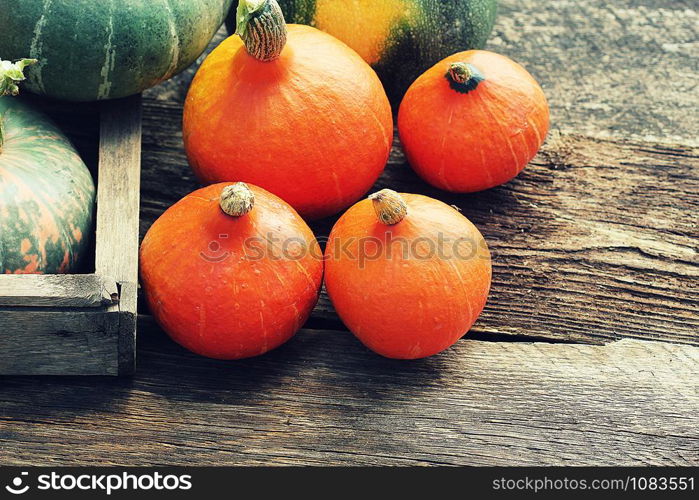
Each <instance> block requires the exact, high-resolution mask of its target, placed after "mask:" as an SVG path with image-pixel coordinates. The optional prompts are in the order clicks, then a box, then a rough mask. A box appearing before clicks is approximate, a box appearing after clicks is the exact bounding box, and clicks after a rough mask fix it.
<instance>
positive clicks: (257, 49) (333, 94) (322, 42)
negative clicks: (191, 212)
mask: <svg viewBox="0 0 699 500" xmlns="http://www.w3.org/2000/svg"><path fill="white" fill-rule="evenodd" d="M238 21H239V23H238V32H239V33H240V34H241V36H242V39H241V37H239V36H235V35H234V36H232V37H230V38H228V39H227V40H225V41H224V42H223V43H221V45H220V46H218V47H217V48H216V49H215V50H214V51H213V52H212V53H211V54H210V55H209V56H208V58H207V59H206V60H205V61H204V63H203V64H202V66H201V68H200V69H199V71H198V72H197V74H196V77H195V78H194V81H193V82H192V86H191V88H190V90H189V94H188V96H187V100H186V102H185V108H184V141H185V147H186V150H187V155H188V157H189V161H190V164H191V165H192V168H193V169H194V172H195V174H196V175H197V177H198V178H199V179H200V180H201V181H202V182H204V183H212V182H220V181H245V182H250V183H253V184H256V185H259V186H261V187H263V188H265V189H267V190H269V191H271V192H272V193H274V194H276V195H278V196H279V197H281V198H282V199H284V200H285V201H286V202H288V203H289V204H291V205H292V206H293V207H294V208H295V209H296V210H298V212H299V213H300V214H301V215H302V216H304V217H307V218H320V217H325V216H328V215H332V214H334V213H337V212H339V211H340V210H342V209H344V208H346V207H348V206H349V205H351V204H352V203H354V202H355V201H356V200H357V199H359V198H360V197H361V196H363V195H364V193H366V192H367V190H369V188H370V187H371V186H372V184H373V183H374V182H375V181H376V179H377V178H378V176H379V174H380V173H381V171H382V170H383V168H384V166H385V164H386V161H387V159H388V154H389V152H390V148H391V142H392V137H393V117H392V114H391V107H390V105H389V103H388V98H387V97H386V93H385V92H384V90H383V87H382V86H381V82H380V81H379V79H378V77H377V76H376V73H374V70H372V69H371V67H370V66H369V65H368V64H367V63H366V62H364V60H362V58H361V57H360V56H359V55H357V54H356V53H355V52H354V51H352V49H350V48H349V47H347V46H346V45H345V44H343V43H342V42H340V41H339V40H337V39H335V38H333V37H332V36H330V35H327V34H325V33H323V32H321V31H319V30H317V29H315V28H311V27H309V26H301V25H289V26H288V27H287V26H286V24H285V22H284V17H283V15H282V13H281V10H280V9H279V6H278V4H277V2H276V0H241V2H240V5H239V8H238ZM287 28H288V32H287Z"/></svg>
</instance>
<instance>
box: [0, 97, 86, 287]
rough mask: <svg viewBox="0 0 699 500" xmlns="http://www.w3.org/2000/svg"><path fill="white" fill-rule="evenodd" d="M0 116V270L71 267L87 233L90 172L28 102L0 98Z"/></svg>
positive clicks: (59, 270)
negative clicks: (0, 142)
mask: <svg viewBox="0 0 699 500" xmlns="http://www.w3.org/2000/svg"><path fill="white" fill-rule="evenodd" d="M0 117H2V120H3V125H4V137H5V141H4V144H3V145H2V150H0V272H2V273H37V274H38V273H48V274H54V273H67V272H71V271H75V270H76V268H77V266H78V263H79V261H80V257H81V256H82V255H83V254H84V250H85V249H86V246H87V244H88V242H89V239H90V234H91V232H92V221H93V213H94V206H95V186H94V183H93V180H92V176H91V175H90V172H89V170H88V169H87V167H86V166H85V164H84V163H83V161H82V159H81V158H80V156H78V153H77V152H76V151H75V149H74V148H73V146H72V145H71V143H70V141H69V140H68V139H67V138H66V137H65V136H64V135H63V134H62V133H61V132H60V131H59V130H58V129H57V128H56V126H55V125H54V124H53V123H52V122H51V121H50V120H49V119H48V118H47V117H46V116H45V115H43V114H42V113H40V112H38V111H37V110H35V109H34V108H33V107H32V106H30V105H28V104H26V103H24V102H22V101H21V100H19V99H17V98H10V97H5V98H0Z"/></svg>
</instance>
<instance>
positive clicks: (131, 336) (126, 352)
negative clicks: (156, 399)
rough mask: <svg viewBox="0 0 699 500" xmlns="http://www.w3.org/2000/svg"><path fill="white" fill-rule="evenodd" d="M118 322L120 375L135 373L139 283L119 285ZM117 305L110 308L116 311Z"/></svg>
mask: <svg viewBox="0 0 699 500" xmlns="http://www.w3.org/2000/svg"><path fill="white" fill-rule="evenodd" d="M119 297H120V300H119V303H118V304H116V306H117V307H118V316H117V319H118V323H117V325H116V328H117V331H118V332H119V333H118V334H119V375H122V376H126V375H133V374H134V372H135V371H136V317H137V313H136V310H137V303H138V285H137V284H136V283H127V282H124V283H121V285H120V287H119ZM117 307H113V308H112V309H110V312H111V311H115V310H116V308H117Z"/></svg>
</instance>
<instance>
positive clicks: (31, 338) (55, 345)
mask: <svg viewBox="0 0 699 500" xmlns="http://www.w3.org/2000/svg"><path fill="white" fill-rule="evenodd" d="M0 315H1V316H2V332H1V334H0V353H2V356H0V375H118V373H119V370H118V359H117V358H118V352H117V339H118V336H117V333H118V332H117V330H116V329H115V328H114V327H113V325H114V324H115V322H116V321H118V318H117V317H116V315H115V314H113V313H111V314H110V313H107V312H106V311H105V309H104V308H99V309H96V308H85V309H78V308H27V307H22V308H3V309H2V310H1V311H0Z"/></svg>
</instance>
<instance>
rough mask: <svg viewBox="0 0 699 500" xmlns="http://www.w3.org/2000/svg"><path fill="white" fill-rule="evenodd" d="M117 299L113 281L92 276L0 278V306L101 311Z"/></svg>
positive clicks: (9, 276) (19, 275)
mask: <svg viewBox="0 0 699 500" xmlns="http://www.w3.org/2000/svg"><path fill="white" fill-rule="evenodd" d="M118 296H119V294H118V290H117V285H116V282H114V280H111V279H109V278H104V277H102V276H97V275H95V274H66V275H55V274H46V275H41V274H12V275H6V276H0V306H24V307H102V306H104V305H107V304H111V303H112V302H115V301H116V300H118Z"/></svg>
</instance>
